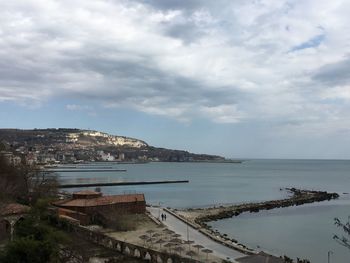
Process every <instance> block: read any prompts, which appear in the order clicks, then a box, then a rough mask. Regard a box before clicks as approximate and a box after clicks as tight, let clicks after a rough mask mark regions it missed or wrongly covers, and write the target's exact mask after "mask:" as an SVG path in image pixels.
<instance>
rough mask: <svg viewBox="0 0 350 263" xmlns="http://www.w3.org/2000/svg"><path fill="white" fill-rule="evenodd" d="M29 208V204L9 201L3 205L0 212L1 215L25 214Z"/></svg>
mask: <svg viewBox="0 0 350 263" xmlns="http://www.w3.org/2000/svg"><path fill="white" fill-rule="evenodd" d="M29 210H30V207H29V206H26V205H21V204H18V203H10V204H7V205H5V207H4V208H3V209H2V211H1V213H0V214H1V215H2V216H8V215H18V214H26V213H28V212H29Z"/></svg>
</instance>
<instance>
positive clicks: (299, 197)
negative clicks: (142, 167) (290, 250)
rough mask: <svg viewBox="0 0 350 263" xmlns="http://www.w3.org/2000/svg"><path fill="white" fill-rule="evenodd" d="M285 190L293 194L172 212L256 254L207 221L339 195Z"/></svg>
mask: <svg viewBox="0 0 350 263" xmlns="http://www.w3.org/2000/svg"><path fill="white" fill-rule="evenodd" d="M281 190H282V189H281ZM285 190H287V191H288V192H289V193H291V196H290V197H289V198H286V199H280V200H273V201H266V202H259V203H246V204H238V205H231V206H219V207H211V208H190V209H186V210H176V209H175V210H174V211H172V212H173V213H176V215H177V217H179V218H180V219H181V220H183V221H185V222H186V223H187V224H190V225H191V226H192V227H193V228H195V229H198V231H200V232H201V233H203V234H204V235H206V236H208V237H209V238H211V239H213V240H215V241H216V242H219V243H221V244H223V245H225V246H227V247H230V248H232V249H235V250H238V251H240V252H243V253H245V254H255V253H257V251H255V250H253V249H251V248H249V247H247V246H245V245H244V244H241V243H239V242H238V241H237V240H236V239H234V238H229V237H228V236H227V235H226V234H222V233H220V232H218V231H217V230H215V231H214V230H213V229H211V226H210V225H208V224H207V223H208V222H210V221H216V220H220V219H225V218H231V217H234V216H238V215H240V214H241V213H244V212H251V213H257V212H259V211H260V210H270V209H275V208H281V207H289V206H299V205H303V204H308V203H314V202H322V201H327V200H328V201H329V200H332V199H337V198H338V197H339V195H338V194H337V193H328V192H325V191H310V190H300V189H296V188H285Z"/></svg>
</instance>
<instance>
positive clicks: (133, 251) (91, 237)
mask: <svg viewBox="0 0 350 263" xmlns="http://www.w3.org/2000/svg"><path fill="white" fill-rule="evenodd" d="M69 228H70V230H71V231H73V232H75V233H76V234H78V235H79V236H81V237H82V238H84V239H86V240H88V241H91V242H93V243H95V244H98V245H101V246H103V247H106V248H109V249H113V250H116V251H117V252H119V253H122V254H124V255H127V256H130V257H135V258H140V259H143V260H146V261H149V262H152V263H200V261H198V260H195V259H190V258H184V257H181V256H179V255H177V254H168V253H164V252H160V251H156V250H153V249H149V248H145V247H142V246H138V245H134V244H130V243H127V242H124V241H120V240H117V239H114V238H112V237H109V236H107V235H105V234H103V233H99V232H94V231H91V230H89V229H88V228H86V227H83V226H76V225H69Z"/></svg>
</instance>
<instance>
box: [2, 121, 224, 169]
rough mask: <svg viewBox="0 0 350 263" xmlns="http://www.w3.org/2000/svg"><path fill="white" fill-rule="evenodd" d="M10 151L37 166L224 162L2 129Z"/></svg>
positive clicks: (77, 133)
mask: <svg viewBox="0 0 350 263" xmlns="http://www.w3.org/2000/svg"><path fill="white" fill-rule="evenodd" d="M0 141H2V142H3V144H4V145H6V146H7V149H8V150H10V151H12V152H15V153H16V154H20V155H22V156H25V157H26V158H27V159H28V158H32V159H33V160H32V161H33V162H37V163H55V162H63V163H70V162H79V161H115V160H116V161H170V162H189V161H224V160H225V159H224V158H223V157H221V156H216V155H207V154H194V153H190V152H188V151H182V150H172V149H165V148H157V147H153V146H150V145H149V144H147V143H146V142H144V141H142V140H139V139H135V138H130V137H125V136H117V135H110V134H108V133H104V132H100V131H93V130H80V129H66V128H58V129H33V130H20V129H0Z"/></svg>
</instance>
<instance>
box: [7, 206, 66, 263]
mask: <svg viewBox="0 0 350 263" xmlns="http://www.w3.org/2000/svg"><path fill="white" fill-rule="evenodd" d="M44 204H47V202H46V201H44V200H39V201H38V202H37V204H36V205H35V206H34V207H33V209H31V213H30V214H29V215H28V216H26V217H25V218H24V219H22V220H20V221H18V222H17V224H16V225H15V232H14V240H13V241H11V242H9V243H7V245H6V246H5V249H4V251H2V253H1V254H0V262H4V263H17V262H33V263H34V262H37V263H41V262H42V263H44V262H61V261H60V248H61V246H62V244H65V243H67V242H68V237H67V236H66V235H65V234H64V233H63V232H61V231H58V230H57V229H56V228H54V227H52V226H50V225H49V224H48V221H47V217H46V216H47V211H46V209H45V206H44Z"/></svg>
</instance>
